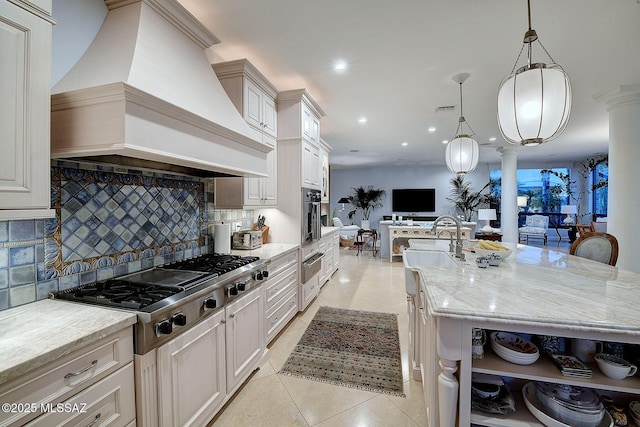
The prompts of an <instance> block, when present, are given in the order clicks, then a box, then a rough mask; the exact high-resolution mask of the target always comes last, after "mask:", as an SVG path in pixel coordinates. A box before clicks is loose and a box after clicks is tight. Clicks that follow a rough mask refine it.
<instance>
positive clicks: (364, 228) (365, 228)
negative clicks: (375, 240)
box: [360, 219, 370, 230]
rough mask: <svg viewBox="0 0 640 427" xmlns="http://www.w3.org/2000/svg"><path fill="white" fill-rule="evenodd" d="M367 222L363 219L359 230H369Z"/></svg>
mask: <svg viewBox="0 0 640 427" xmlns="http://www.w3.org/2000/svg"><path fill="white" fill-rule="evenodd" d="M369 225H370V224H369V220H368V219H363V220H362V222H361V223H360V228H362V229H363V230H369Z"/></svg>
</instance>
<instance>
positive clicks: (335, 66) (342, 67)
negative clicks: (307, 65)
mask: <svg viewBox="0 0 640 427" xmlns="http://www.w3.org/2000/svg"><path fill="white" fill-rule="evenodd" d="M333 69H334V70H335V71H337V72H342V71H344V70H346V69H347V63H346V62H344V61H338V62H336V63H335V64H333Z"/></svg>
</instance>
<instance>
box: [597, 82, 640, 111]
mask: <svg viewBox="0 0 640 427" xmlns="http://www.w3.org/2000/svg"><path fill="white" fill-rule="evenodd" d="M593 99H594V100H595V101H596V102H602V103H604V104H607V105H608V106H609V107H614V106H617V105H620V104H629V103H632V104H636V103H640V84H635V85H622V86H618V87H615V88H613V89H609V90H605V91H602V92H599V93H597V94H595V95H594V96H593Z"/></svg>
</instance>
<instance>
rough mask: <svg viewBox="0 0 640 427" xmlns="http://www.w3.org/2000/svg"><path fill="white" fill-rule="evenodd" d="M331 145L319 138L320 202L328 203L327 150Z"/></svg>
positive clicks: (329, 149)
mask: <svg viewBox="0 0 640 427" xmlns="http://www.w3.org/2000/svg"><path fill="white" fill-rule="evenodd" d="M330 151H331V147H330V146H329V145H328V144H327V143H326V142H325V141H324V140H323V139H322V138H320V191H321V193H320V197H321V199H320V202H321V203H329V152H330Z"/></svg>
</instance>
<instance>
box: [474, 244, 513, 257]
mask: <svg viewBox="0 0 640 427" xmlns="http://www.w3.org/2000/svg"><path fill="white" fill-rule="evenodd" d="M473 251H474V252H475V253H476V254H478V256H484V257H486V256H489V255H493V254H495V255H498V256H499V257H500V258H502V259H505V258H507V257H508V256H509V255H511V254H512V253H513V250H511V249H507V250H506V251H495V250H488V249H480V248H479V247H477V246H476V247H475V248H473Z"/></svg>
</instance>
